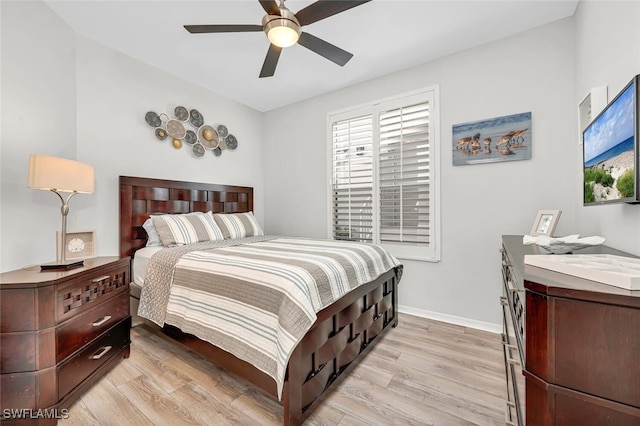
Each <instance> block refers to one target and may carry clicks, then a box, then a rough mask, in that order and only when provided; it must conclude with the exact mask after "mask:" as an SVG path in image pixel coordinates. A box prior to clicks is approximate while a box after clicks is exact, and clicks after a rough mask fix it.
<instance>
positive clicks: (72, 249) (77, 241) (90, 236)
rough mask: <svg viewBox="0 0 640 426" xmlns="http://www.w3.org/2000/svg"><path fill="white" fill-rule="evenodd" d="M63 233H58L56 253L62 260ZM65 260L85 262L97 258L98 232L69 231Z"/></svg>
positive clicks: (65, 247)
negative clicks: (61, 240) (61, 242)
mask: <svg viewBox="0 0 640 426" xmlns="http://www.w3.org/2000/svg"><path fill="white" fill-rule="evenodd" d="M61 238H62V233H61V232H60V231H58V232H57V233H56V247H57V249H56V253H57V255H58V256H57V258H58V259H60V258H61V257H60V247H61V244H60V239H61ZM64 250H65V259H67V260H84V259H92V258H94V257H96V231H94V230H87V231H69V232H67V233H66V235H65V239H64Z"/></svg>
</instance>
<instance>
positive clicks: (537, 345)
mask: <svg viewBox="0 0 640 426" xmlns="http://www.w3.org/2000/svg"><path fill="white" fill-rule="evenodd" d="M579 253H581V254H587V253H599V254H615V255H621V256H631V255H629V254H627V253H623V252H620V251H618V250H615V249H612V248H610V247H607V246H597V247H591V248H588V249H583V250H580V251H579ZM527 254H536V255H549V254H546V251H545V250H544V249H541V248H539V247H537V246H524V245H522V236H515V235H514V236H503V237H502V268H503V287H505V290H504V291H505V292H506V294H504V295H503V297H506V301H505V299H502V303H503V306H505V308H503V312H505V321H508V320H509V317H510V318H511V319H512V320H513V321H512V325H511V327H514V328H515V335H516V338H515V339H514V340H515V341H516V344H515V347H511V339H510V331H509V330H508V329H507V328H508V327H510V326H509V325H505V333H503V334H505V335H506V336H505V337H503V341H505V348H506V349H505V368H506V369H508V370H511V372H512V373H513V375H512V376H513V377H512V381H511V382H509V380H507V383H508V385H510V386H511V387H512V388H514V389H515V390H510V392H513V393H516V395H517V398H516V400H515V401H513V403H512V404H509V403H507V423H513V424H525V423H528V424H530V425H536V426H537V425H558V426H561V425H572V426H573V425H581V426H582V425H594V426H595V425H612V426H614V425H615V426H625V425H639V424H640V361H638V360H639V359H640V357H639V355H638V354H640V291H629V290H625V289H621V288H617V287H613V286H609V285H606V284H600V283H597V282H595V281H590V280H586V279H581V278H578V277H573V276H570V275H566V274H561V273H558V272H554V271H550V270H546V269H542V268H537V267H534V266H530V265H525V264H524V256H525V255H527ZM520 310H522V312H520ZM520 327H521V328H520ZM519 341H520V342H521V343H518V342H519ZM516 349H517V353H516ZM509 354H513V356H515V355H516V354H517V355H518V357H519V361H520V366H519V367H520V368H519V369H518V368H517V367H518V366H517V364H516V363H515V362H514V361H511V362H510V360H509V358H508V355H509ZM517 360H518V359H516V361H517ZM522 366H524V368H522ZM518 370H519V373H518ZM516 376H519V377H516ZM522 378H524V386H523V382H522ZM523 389H524V395H522V390H523Z"/></svg>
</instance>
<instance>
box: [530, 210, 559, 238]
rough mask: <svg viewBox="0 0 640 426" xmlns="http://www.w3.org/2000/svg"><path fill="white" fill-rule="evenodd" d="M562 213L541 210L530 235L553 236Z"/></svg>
mask: <svg viewBox="0 0 640 426" xmlns="http://www.w3.org/2000/svg"><path fill="white" fill-rule="evenodd" d="M561 213H562V210H539V211H538V214H537V215H536V220H534V221H533V227H532V228H531V232H530V233H529V235H531V236H534V237H535V236H539V235H546V236H547V237H551V236H553V232H554V231H555V230H556V226H557V225H558V219H560V214H561Z"/></svg>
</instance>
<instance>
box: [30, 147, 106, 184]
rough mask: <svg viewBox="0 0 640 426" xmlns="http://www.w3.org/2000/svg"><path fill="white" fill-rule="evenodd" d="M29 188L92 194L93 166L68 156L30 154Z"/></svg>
mask: <svg viewBox="0 0 640 426" xmlns="http://www.w3.org/2000/svg"><path fill="white" fill-rule="evenodd" d="M29 188H32V189H44V190H55V191H58V192H79V193H84V194H91V193H92V192H93V189H94V171H93V166H90V165H88V164H84V163H79V162H77V161H73V160H67V159H66V158H58V157H49V156H46V155H31V156H29Z"/></svg>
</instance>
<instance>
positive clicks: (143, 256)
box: [131, 246, 163, 297]
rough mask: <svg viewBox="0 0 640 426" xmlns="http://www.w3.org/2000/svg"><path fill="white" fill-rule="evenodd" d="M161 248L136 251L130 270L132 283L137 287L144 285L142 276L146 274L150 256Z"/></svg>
mask: <svg viewBox="0 0 640 426" xmlns="http://www.w3.org/2000/svg"><path fill="white" fill-rule="evenodd" d="M162 248H163V247H162V246H152V247H144V248H141V249H140V250H137V251H136V255H135V256H134V257H133V267H132V268H131V270H132V273H133V283H134V284H136V285H137V286H138V287H142V286H143V285H144V276H145V274H146V273H147V268H148V267H149V260H151V256H153V255H154V254H156V253H157V252H159V251H160V250H162ZM132 288H133V287H132ZM132 291H133V290H132ZM138 294H139V293H138ZM138 297H139V296H138Z"/></svg>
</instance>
